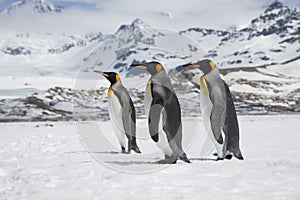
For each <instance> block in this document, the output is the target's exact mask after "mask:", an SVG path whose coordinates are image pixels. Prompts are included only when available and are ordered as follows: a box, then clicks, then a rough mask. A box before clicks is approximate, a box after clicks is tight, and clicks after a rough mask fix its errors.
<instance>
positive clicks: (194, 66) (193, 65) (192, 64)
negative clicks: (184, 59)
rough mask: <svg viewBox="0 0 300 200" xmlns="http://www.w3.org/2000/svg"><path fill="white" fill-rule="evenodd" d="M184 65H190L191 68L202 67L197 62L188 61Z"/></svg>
mask: <svg viewBox="0 0 300 200" xmlns="http://www.w3.org/2000/svg"><path fill="white" fill-rule="evenodd" d="M182 67H189V68H200V65H199V64H195V63H188V64H185V65H182Z"/></svg>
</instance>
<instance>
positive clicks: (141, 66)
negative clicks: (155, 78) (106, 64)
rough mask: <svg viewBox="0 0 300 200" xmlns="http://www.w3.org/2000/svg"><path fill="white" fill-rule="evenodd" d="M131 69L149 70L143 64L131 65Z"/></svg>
mask: <svg viewBox="0 0 300 200" xmlns="http://www.w3.org/2000/svg"><path fill="white" fill-rule="evenodd" d="M130 67H136V68H140V69H147V67H146V66H145V65H143V64H131V65H130Z"/></svg>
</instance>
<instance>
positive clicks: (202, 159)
mask: <svg viewBox="0 0 300 200" xmlns="http://www.w3.org/2000/svg"><path fill="white" fill-rule="evenodd" d="M189 160H191V161H216V159H213V158H189Z"/></svg>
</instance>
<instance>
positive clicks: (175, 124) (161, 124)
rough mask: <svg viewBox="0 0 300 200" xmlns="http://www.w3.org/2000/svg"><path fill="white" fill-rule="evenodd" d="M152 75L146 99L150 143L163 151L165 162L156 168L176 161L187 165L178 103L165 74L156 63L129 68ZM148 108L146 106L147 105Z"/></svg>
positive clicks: (134, 65)
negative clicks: (141, 70)
mask: <svg viewBox="0 0 300 200" xmlns="http://www.w3.org/2000/svg"><path fill="white" fill-rule="evenodd" d="M131 67H137V68H142V69H145V70H146V71H148V72H149V73H150V74H151V78H150V80H149V81H148V84H147V87H146V95H145V104H146V105H145V112H146V114H147V115H148V125H149V132H150V136H151V138H152V140H153V141H154V142H155V143H156V145H157V146H158V147H159V148H160V149H161V150H162V151H163V153H164V155H165V159H163V160H159V161H158V163H159V164H172V163H176V161H177V160H178V158H179V159H181V160H183V161H185V162H187V163H190V161H189V159H188V158H187V156H186V154H185V153H184V151H183V150H182V144H181V143H182V123H181V110H180V105H179V101H178V99H177V96H176V94H175V91H174V90H173V88H172V85H171V82H170V79H169V78H168V77H167V74H166V71H165V69H164V68H163V66H162V64H160V63H159V62H149V63H143V64H132V65H131ZM147 104H148V105H147Z"/></svg>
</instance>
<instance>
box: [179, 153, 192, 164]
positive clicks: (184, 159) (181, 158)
mask: <svg viewBox="0 0 300 200" xmlns="http://www.w3.org/2000/svg"><path fill="white" fill-rule="evenodd" d="M179 159H180V160H182V161H184V162H186V163H191V161H190V160H189V159H188V158H187V156H186V154H185V153H182V154H181V155H180V156H179Z"/></svg>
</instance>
